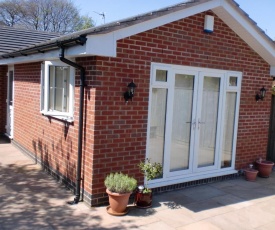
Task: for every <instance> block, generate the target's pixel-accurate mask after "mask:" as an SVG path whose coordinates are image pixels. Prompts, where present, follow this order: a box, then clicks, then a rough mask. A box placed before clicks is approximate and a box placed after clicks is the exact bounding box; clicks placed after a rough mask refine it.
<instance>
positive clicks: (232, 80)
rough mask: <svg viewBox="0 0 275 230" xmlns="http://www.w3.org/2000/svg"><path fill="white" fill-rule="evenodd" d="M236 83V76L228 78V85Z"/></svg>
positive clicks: (235, 84)
mask: <svg viewBox="0 0 275 230" xmlns="http://www.w3.org/2000/svg"><path fill="white" fill-rule="evenodd" d="M237 84H238V78H237V77H230V78H229V85H230V86H237Z"/></svg>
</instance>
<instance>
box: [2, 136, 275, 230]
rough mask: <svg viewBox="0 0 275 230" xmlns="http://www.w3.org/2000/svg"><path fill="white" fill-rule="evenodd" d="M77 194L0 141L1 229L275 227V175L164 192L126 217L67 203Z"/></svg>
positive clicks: (117, 229) (104, 210) (95, 208)
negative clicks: (151, 202)
mask: <svg viewBox="0 0 275 230" xmlns="http://www.w3.org/2000/svg"><path fill="white" fill-rule="evenodd" d="M73 198H74V195H73V194H72V193H71V192H70V191H68V190H67V189H66V188H65V187H64V186H63V185H61V184H59V183H58V182H56V181H55V180H54V179H53V178H52V177H51V176H49V175H48V174H47V173H45V172H43V171H42V169H41V167H40V166H39V165H38V164H36V163H35V162H34V161H33V160H31V159H30V158H28V157H27V156H25V155H24V154H23V153H22V152H20V150H18V149H17V148H16V147H14V146H13V145H12V144H10V143H7V142H6V141H4V140H3V139H0V207H1V208H0V229H1V230H2V229H3V230H6V229H7V230H10V229H24V230H26V229H39V230H40V229H42V230H53V229H103V230H104V229H115V230H123V229H142V230H149V229H150V230H152V229H157V230H162V229H163V230H169V229H178V230H184V229H186V230H187V229H188V230H189V229H195V230H200V229H202V230H205V229H215V230H216V229H229V230H232V229H234V230H235V229H238V230H242V229H257V230H270V229H275V227H274V226H275V173H274V172H273V173H272V175H271V177H270V178H267V179H264V178H259V177H258V178H257V181H256V182H247V181H245V180H244V178H239V179H235V180H228V181H222V182H216V183H212V184H208V185H201V186H198V187H192V188H186V189H181V190H177V191H172V192H166V193H162V194H158V195H155V196H154V201H153V206H152V208H150V209H138V208H135V207H134V206H133V205H131V204H130V205H129V206H130V212H129V213H128V215H126V216H122V217H116V216H111V215H109V214H107V213H106V206H102V207H88V206H87V205H86V204H85V203H83V202H80V203H79V204H78V205H74V206H71V205H68V204H67V202H68V201H72V200H73Z"/></svg>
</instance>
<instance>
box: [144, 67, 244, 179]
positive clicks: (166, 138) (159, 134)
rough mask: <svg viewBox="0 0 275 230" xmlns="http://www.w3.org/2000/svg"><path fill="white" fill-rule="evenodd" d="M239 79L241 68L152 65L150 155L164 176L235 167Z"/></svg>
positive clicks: (179, 175)
mask: <svg viewBox="0 0 275 230" xmlns="http://www.w3.org/2000/svg"><path fill="white" fill-rule="evenodd" d="M240 85H241V73H239V72H230V71H223V70H212V69H205V68H195V67H183V66H173V65H163V64H153V65H152V73H151V89H150V103H149V108H150V109H149V126H148V138H147V157H148V158H150V159H151V161H152V162H159V163H162V164H163V180H169V178H171V179H173V178H176V179H179V178H186V177H189V176H191V177H193V178H195V177H196V176H198V178H201V175H206V174H207V173H209V174H211V173H213V172H216V173H217V172H219V171H222V170H223V171H226V170H227V171H228V169H233V167H234V162H233V161H234V159H235V148H236V134H237V131H236V129H237V123H238V107H239V100H240ZM229 128H230V130H228V132H227V130H226V129H229ZM194 175H195V176H194ZM160 181H161V179H160Z"/></svg>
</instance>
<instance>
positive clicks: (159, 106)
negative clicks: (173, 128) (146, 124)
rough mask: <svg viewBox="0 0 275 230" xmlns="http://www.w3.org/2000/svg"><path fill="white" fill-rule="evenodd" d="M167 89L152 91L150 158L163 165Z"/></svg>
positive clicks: (154, 89)
mask: <svg viewBox="0 0 275 230" xmlns="http://www.w3.org/2000/svg"><path fill="white" fill-rule="evenodd" d="M166 105H167V89H157V88H153V89H152V106H151V121H150V142H149V158H150V160H151V162H157V163H161V164H163V155H164V140H165V121H166Z"/></svg>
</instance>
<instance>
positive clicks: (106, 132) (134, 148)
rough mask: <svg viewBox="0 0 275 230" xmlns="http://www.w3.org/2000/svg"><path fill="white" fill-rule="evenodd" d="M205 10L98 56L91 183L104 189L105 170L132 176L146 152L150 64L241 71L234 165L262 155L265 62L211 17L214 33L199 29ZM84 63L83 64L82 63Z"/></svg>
mask: <svg viewBox="0 0 275 230" xmlns="http://www.w3.org/2000/svg"><path fill="white" fill-rule="evenodd" d="M203 23H204V14H199V15H196V16H193V17H190V18H187V19H184V20H180V21H177V22H173V23H170V24H168V25H166V26H161V27H159V28H156V29H153V30H150V31H147V32H144V33H141V34H138V35H135V36H131V37H130V38H127V39H123V40H121V41H119V42H118V48H117V52H118V55H117V58H103V57H98V58H97V71H96V72H95V76H94V77H93V80H92V81H91V82H90V83H89V85H93V87H95V89H96V97H95V100H96V102H97V103H96V106H95V111H96V112H95V130H94V136H95V137H96V140H94V160H93V163H94V164H93V185H92V191H93V193H94V194H98V193H103V192H104V187H103V183H102V182H103V180H104V176H105V174H106V173H108V172H112V171H123V172H126V173H129V174H130V175H135V176H136V177H137V178H139V179H140V180H141V177H140V174H138V172H137V167H136V165H137V163H138V162H139V161H140V160H142V159H143V158H144V156H145V148H146V128H147V114H148V99H149V81H150V66H151V62H158V63H166V64H177V65H187V66H198V67H205V68H213V69H224V70H233V71H241V72H242V73H243V81H242V93H241V102H240V104H241V105H240V106H241V107H240V116H239V123H240V124H239V129H238V142H237V156H236V168H237V169H240V168H242V167H245V166H247V164H248V163H250V162H252V161H254V160H255V159H256V158H257V157H259V156H261V157H263V158H265V156H266V147H267V139H268V127H269V113H270V99H271V96H270V93H269V91H267V97H266V98H265V100H264V101H260V102H258V103H256V101H255V93H256V91H257V90H258V89H260V88H261V87H262V86H263V85H264V86H265V87H266V88H267V89H268V88H270V86H271V77H270V75H269V65H268V64H267V63H266V62H265V61H264V60H263V59H262V58H261V57H260V56H259V55H257V54H256V53H255V52H254V51H253V50H252V49H251V48H250V47H249V46H248V45H247V44H246V43H245V42H244V41H243V40H242V39H240V38H239V37H238V36H237V35H236V34H235V33H234V32H233V31H232V30H231V29H230V28H229V27H227V26H226V25H225V24H224V23H223V22H222V21H221V20H219V19H218V18H217V17H215V30H214V33H213V34H206V33H204V32H203ZM83 64H84V63H83ZM132 79H133V80H134V82H135V83H136V84H137V89H136V95H135V97H134V100H133V101H132V102H129V103H128V104H125V103H124V101H123V97H122V93H123V92H124V91H125V90H126V86H127V84H128V83H129V82H130V81H131V80H132Z"/></svg>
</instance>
